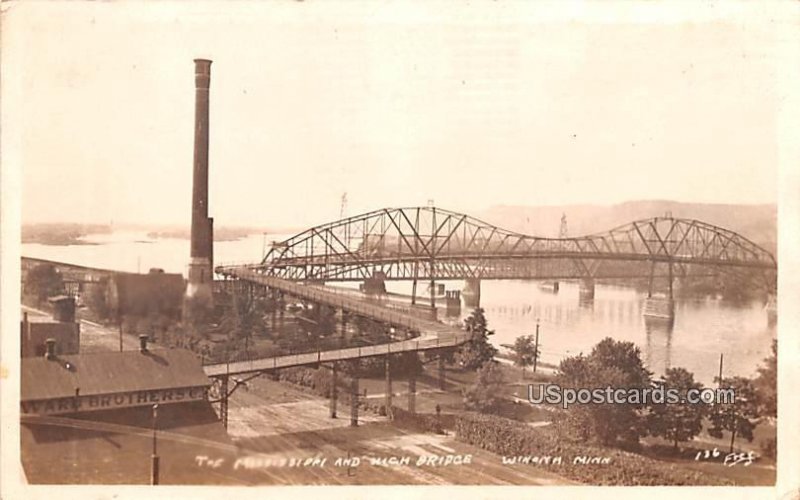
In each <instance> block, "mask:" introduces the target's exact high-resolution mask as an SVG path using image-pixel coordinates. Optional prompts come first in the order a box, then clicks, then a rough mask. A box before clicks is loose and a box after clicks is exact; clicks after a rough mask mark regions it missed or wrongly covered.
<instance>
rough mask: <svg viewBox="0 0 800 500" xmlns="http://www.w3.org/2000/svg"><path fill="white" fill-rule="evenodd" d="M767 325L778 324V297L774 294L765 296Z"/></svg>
mask: <svg viewBox="0 0 800 500" xmlns="http://www.w3.org/2000/svg"><path fill="white" fill-rule="evenodd" d="M765 309H766V310H767V325H768V326H773V325H775V324H776V323H777V322H778V297H777V296H776V295H775V294H774V293H770V294H768V295H767V304H766V306H765Z"/></svg>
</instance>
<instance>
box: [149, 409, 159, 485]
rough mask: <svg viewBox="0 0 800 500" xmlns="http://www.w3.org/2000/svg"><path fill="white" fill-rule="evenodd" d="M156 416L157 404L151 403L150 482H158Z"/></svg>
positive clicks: (154, 483) (153, 483) (155, 483)
mask: <svg viewBox="0 0 800 500" xmlns="http://www.w3.org/2000/svg"><path fill="white" fill-rule="evenodd" d="M157 417H158V405H157V404H155V405H153V454H152V455H150V459H151V463H150V484H152V485H157V484H158V465H159V458H158V444H157V441H156V419H157Z"/></svg>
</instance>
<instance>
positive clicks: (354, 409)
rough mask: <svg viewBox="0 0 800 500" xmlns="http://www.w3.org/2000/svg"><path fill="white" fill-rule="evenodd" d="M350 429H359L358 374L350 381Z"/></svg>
mask: <svg viewBox="0 0 800 500" xmlns="http://www.w3.org/2000/svg"><path fill="white" fill-rule="evenodd" d="M350 427H358V374H355V375H353V378H352V380H351V381H350Z"/></svg>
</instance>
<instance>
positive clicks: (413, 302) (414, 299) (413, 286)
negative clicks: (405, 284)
mask: <svg viewBox="0 0 800 500" xmlns="http://www.w3.org/2000/svg"><path fill="white" fill-rule="evenodd" d="M416 303H417V278H414V281H412V282H411V305H412V306H413V305H416Z"/></svg>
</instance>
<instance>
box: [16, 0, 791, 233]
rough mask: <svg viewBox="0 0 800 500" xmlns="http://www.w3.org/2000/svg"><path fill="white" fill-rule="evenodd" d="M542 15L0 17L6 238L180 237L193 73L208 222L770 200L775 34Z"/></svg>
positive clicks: (319, 5) (70, 13)
mask: <svg viewBox="0 0 800 500" xmlns="http://www.w3.org/2000/svg"><path fill="white" fill-rule="evenodd" d="M552 6H553V5H552V4H539V6H532V5H531V4H514V3H500V2H491V3H489V2H486V3H482V2H477V3H469V4H461V3H449V4H442V3H412V2H402V3H362V2H355V1H354V2H324V3H323V2H320V1H306V2H289V1H275V2H268V3H260V4H247V3H238V2H237V3H234V4H214V3H203V4H200V5H198V4H194V5H189V4H188V3H182V4H167V3H158V4H156V3H152V4H147V5H142V4H135V3H104V2H101V3H91V4H85V3H70V4H55V3H32V4H17V3H13V4H12V5H11V6H9V5H7V4H5V6H4V10H5V12H4V16H5V19H4V29H3V34H2V35H3V39H2V43H3V49H4V51H3V58H4V64H3V70H4V71H3V85H4V87H3V91H4V99H5V98H9V96H11V97H10V99H11V100H12V101H13V102H12V104H11V105H8V106H7V109H5V110H4V112H5V113H6V114H5V115H4V118H5V121H4V127H5V130H4V133H7V134H10V139H9V138H8V137H6V139H5V140H7V141H8V142H4V145H5V146H9V145H10V146H11V148H14V149H13V152H14V154H12V155H11V156H10V158H12V159H13V160H14V162H13V163H14V164H13V165H10V166H9V165H8V162H4V167H10V168H15V167H17V168H20V169H21V171H22V182H21V185H22V200H23V201H22V219H23V222H42V221H80V222H109V221H110V220H113V221H114V222H152V223H186V224H188V220H189V215H190V197H191V171H192V141H193V113H194V109H193V106H194V90H193V86H194V67H193V62H192V60H193V59H194V58H196V57H204V58H210V59H213V61H214V63H213V65H212V77H211V141H210V151H211V153H210V168H211V174H210V182H211V189H210V191H211V192H210V196H211V201H210V211H211V215H212V216H213V217H215V225H218V226H225V225H256V224H258V225H268V226H273V227H274V226H304V225H307V224H312V223H319V222H324V221H328V220H332V219H335V218H338V215H339V200H340V198H341V196H342V193H344V192H347V196H348V199H349V207H348V212H349V213H350V214H353V213H358V212H361V211H366V210H371V209H375V208H380V207H384V206H411V205H420V204H423V205H424V204H426V203H427V202H428V200H431V199H432V200H434V201H435V203H436V205H437V206H441V207H444V208H450V209H454V210H460V211H465V212H467V213H469V212H478V211H480V210H483V209H485V208H486V207H489V206H491V205H497V204H522V205H557V204H568V203H599V204H611V203H617V202H622V201H627V200H637V199H674V200H679V201H696V202H723V203H773V202H776V197H777V186H776V184H777V171H778V164H779V161H780V158H779V157H780V155H779V148H778V143H777V140H776V137H777V129H778V127H779V104H780V102H781V99H782V92H785V89H786V86H785V82H782V81H781V80H780V75H781V69H782V67H786V66H787V65H790V64H796V61H794V62H792V61H791V60H790V59H789V58H788V56H787V51H786V50H784V49H785V47H786V45H787V44H788V43H789V42H788V41H787V38H786V34H787V33H788V32H789V30H788V29H787V27H786V26H784V25H783V24H782V22H781V21H780V20H776V19H769V17H768V16H759V15H752V14H750V13H747V12H745V13H742V12H738V11H735V10H734V11H731V12H728V11H726V10H725V9H720V8H718V9H717V10H716V11H715V10H714V9H708V8H698V9H695V8H692V9H691V11H689V12H691V17H688V16H687V15H685V14H682V13H679V12H675V11H672V10H670V11H666V10H665V9H660V10H659V9H658V8H656V7H658V4H653V8H650V7H648V6H647V5H645V4H634V3H628V4H622V5H621V6H619V5H618V7H620V8H619V9H616V10H607V9H606V10H603V11H599V10H597V9H596V8H592V9H589V8H588V7H580V8H577V7H576V6H575V5H573V6H572V8H568V9H560V10H554V9H553V8H550V7H552ZM612 14H613V15H612ZM9 116H10V117H11V118H12V119H10V120H9Z"/></svg>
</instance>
